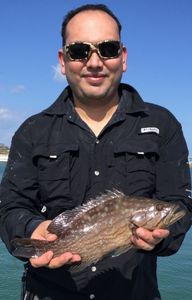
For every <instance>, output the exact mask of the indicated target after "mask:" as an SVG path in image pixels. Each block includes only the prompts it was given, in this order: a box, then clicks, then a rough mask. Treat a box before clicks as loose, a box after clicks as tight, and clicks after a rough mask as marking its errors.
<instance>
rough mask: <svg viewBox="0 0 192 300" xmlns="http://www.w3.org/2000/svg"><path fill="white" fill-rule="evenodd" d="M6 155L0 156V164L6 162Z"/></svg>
mask: <svg viewBox="0 0 192 300" xmlns="http://www.w3.org/2000/svg"><path fill="white" fill-rule="evenodd" d="M7 161H8V154H0V162H7Z"/></svg>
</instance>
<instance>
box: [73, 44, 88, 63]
mask: <svg viewBox="0 0 192 300" xmlns="http://www.w3.org/2000/svg"><path fill="white" fill-rule="evenodd" d="M89 51H90V46H89V45H86V44H83V43H75V44H73V45H69V47H68V52H69V55H70V57H71V58H72V59H84V58H87V56H88V54H89Z"/></svg>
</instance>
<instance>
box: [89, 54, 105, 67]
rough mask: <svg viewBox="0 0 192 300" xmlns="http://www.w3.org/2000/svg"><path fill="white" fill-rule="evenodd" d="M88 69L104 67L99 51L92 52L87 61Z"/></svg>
mask: <svg viewBox="0 0 192 300" xmlns="http://www.w3.org/2000/svg"><path fill="white" fill-rule="evenodd" d="M86 65H87V67H89V68H90V67H92V68H98V67H102V66H103V61H102V59H101V58H100V56H99V54H98V53H97V51H96V50H95V51H92V53H91V55H90V57H89V59H88V60H87V63H86Z"/></svg>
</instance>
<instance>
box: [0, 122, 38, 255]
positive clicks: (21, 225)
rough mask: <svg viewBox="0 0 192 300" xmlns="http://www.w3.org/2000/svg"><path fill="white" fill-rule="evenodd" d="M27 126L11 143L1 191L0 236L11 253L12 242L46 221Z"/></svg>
mask: <svg viewBox="0 0 192 300" xmlns="http://www.w3.org/2000/svg"><path fill="white" fill-rule="evenodd" d="M29 141H31V139H30V134H29V130H28V126H27V125H26V124H24V125H22V126H21V128H20V129H19V130H18V131H17V132H16V134H15V135H14V137H13V139H12V145H11V149H10V154H9V159H8V162H7V166H6V169H5V172H4V176H3V179H2V183H1V189H0V235H1V239H2V240H3V241H4V243H5V244H6V246H7V248H8V250H9V251H10V252H11V240H12V239H14V238H16V237H21V238H22V237H30V235H31V233H32V231H33V230H34V229H35V228H36V227H37V226H38V224H40V223H41V222H42V221H44V216H43V215H42V214H41V211H40V209H39V201H38V195H39V187H38V180H37V168H36V166H35V164H34V163H33V159H32V153H33V146H32V142H31V143H30V142H29Z"/></svg>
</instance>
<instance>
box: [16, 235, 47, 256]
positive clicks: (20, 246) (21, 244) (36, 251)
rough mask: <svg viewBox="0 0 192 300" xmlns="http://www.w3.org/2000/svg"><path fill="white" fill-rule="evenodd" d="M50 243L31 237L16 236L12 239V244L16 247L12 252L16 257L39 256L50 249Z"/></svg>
mask: <svg viewBox="0 0 192 300" xmlns="http://www.w3.org/2000/svg"><path fill="white" fill-rule="evenodd" d="M49 243H50V242H48V241H43V240H36V239H30V238H16V239H14V240H12V241H11V245H12V246H13V247H14V248H15V249H14V250H13V252H12V254H13V255H14V256H16V257H25V258H31V257H38V256H41V255H42V254H43V253H45V252H46V251H48V247H47V246H48V244H49Z"/></svg>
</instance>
